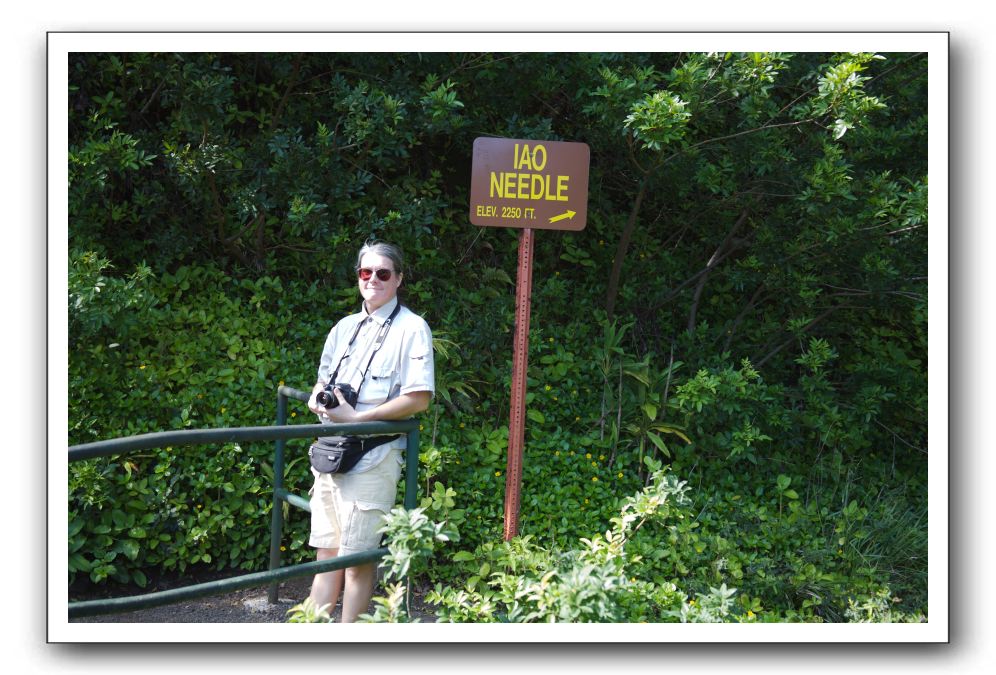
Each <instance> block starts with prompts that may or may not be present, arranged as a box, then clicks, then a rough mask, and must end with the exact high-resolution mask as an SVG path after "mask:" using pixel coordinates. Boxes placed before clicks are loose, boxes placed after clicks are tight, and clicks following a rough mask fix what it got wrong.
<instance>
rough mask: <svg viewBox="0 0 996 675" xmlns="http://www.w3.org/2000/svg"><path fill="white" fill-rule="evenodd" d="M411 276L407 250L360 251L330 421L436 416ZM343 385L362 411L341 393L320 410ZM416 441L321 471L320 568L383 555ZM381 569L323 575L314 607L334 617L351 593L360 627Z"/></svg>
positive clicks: (317, 505)
mask: <svg viewBox="0 0 996 675" xmlns="http://www.w3.org/2000/svg"><path fill="white" fill-rule="evenodd" d="M402 270H403V255H402V252H401V250H400V249H399V248H398V247H397V246H394V245H393V244H387V243H383V242H368V243H367V244H365V245H364V246H363V248H361V249H360V252H359V255H358V256H357V264H356V272H357V284H358V287H359V291H360V295H361V296H362V297H363V307H362V309H361V311H360V312H358V313H357V314H353V315H350V316H348V317H346V318H344V319H342V320H341V321H340V322H339V323H338V324H336V325H335V327H333V328H332V330H331V331H330V332H329V335H328V338H327V339H326V341H325V348H324V349H323V351H322V357H321V361H320V363H319V367H318V382H317V384H315V387H314V388H313V389H312V392H311V398H310V400H309V401H308V407H309V408H310V409H311V410H312V411H313V412H314V413H315V414H317V415H318V416H319V419H321V420H322V421H323V422H330V423H333V422H334V423H348V422H373V421H386V420H403V419H408V418H410V417H412V416H413V415H416V414H418V413H420V412H422V411H424V410H426V409H427V408H428V407H429V402H430V401H431V400H432V395H433V392H434V391H435V379H434V365H433V354H432V333H431V331H430V329H429V326H428V324H426V322H425V321H424V320H423V319H422V318H421V317H420V316H418V315H416V314H414V313H413V312H411V311H410V310H408V308H406V307H401V306H400V305H399V302H398V297H397V294H398V289H399V287H400V286H401V282H402V279H403V271H402ZM333 376H335V381H334V382H333V384H349V385H350V386H351V387H352V388H353V390H355V391H356V392H358V398H357V402H356V405H355V407H354V406H352V405H350V404H349V402H348V401H347V400H346V398H345V397H344V396H343V393H342V391H341V390H340V389H339V388H334V389H333V392H332V393H333V395H334V396H335V397H336V400H337V401H338V405H336V406H332V407H326V406H324V405H322V404H321V403H319V402H318V398H319V397H318V394H319V393H320V392H322V391H324V390H325V387H326V385H327V384H328V383H329V382H330V381H331V378H332V377H333ZM378 440H380V439H378ZM406 442H407V438H406V437H405V436H400V437H398V438H396V439H393V440H390V441H389V442H387V443H383V444H381V445H377V446H376V447H374V448H373V449H372V450H370V451H369V452H367V453H366V454H365V455H363V457H362V459H360V460H359V462H357V464H356V465H355V466H354V467H353V468H352V469H350V470H349V471H348V472H345V473H319V472H318V471H316V470H315V469H314V468H313V469H312V473H313V474H314V476H315V484H314V487H313V488H312V490H311V495H312V496H311V540H310V545H311V546H314V547H315V548H317V549H318V553H317V557H318V560H327V559H329V558H333V557H336V556H339V555H349V554H351V553H358V552H360V551H366V550H370V549H373V548H377V547H378V545H379V542H380V534H379V533H378V530H379V529H380V527H381V526H382V524H383V517H384V515H385V514H386V513H387V512H388V511H390V510H391V508H393V506H394V504H395V500H396V496H397V494H396V493H397V484H398V479H399V478H400V476H401V465H402V462H403V459H402V450H403V449H404V447H405V445H406ZM376 565H377V563H375V562H371V563H367V564H364V565H358V566H355V567H350V568H348V569H346V570H336V571H333V572H325V573H322V574H317V575H315V579H314V581H313V582H312V586H311V595H310V598H311V600H312V601H313V602H314V603H315V604H316V606H318V607H322V606H325V605H328V608H327V609H328V611H329V613H330V614H331V613H332V610H333V609H334V608H335V605H336V602H337V600H338V598H339V594H340V593H342V617H341V621H342V622H343V623H348V622H352V621H355V620H356V617H357V616H359V615H360V614H362V613H363V612H365V611H366V610H367V607H368V605H369V603H370V599H371V597H372V596H373V587H374V583H375V581H376V576H377V567H376Z"/></svg>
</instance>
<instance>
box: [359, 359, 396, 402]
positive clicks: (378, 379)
mask: <svg viewBox="0 0 996 675" xmlns="http://www.w3.org/2000/svg"><path fill="white" fill-rule="evenodd" d="M394 372H395V369H394V365H393V364H391V363H373V364H371V365H370V372H368V373H367V377H366V379H365V380H364V381H363V387H362V388H361V389H360V397H359V400H358V401H357V402H358V403H365V404H367V405H380V404H381V403H383V402H384V401H386V400H388V399H389V398H390V396H391V391H392V389H393V388H394V379H395V377H394Z"/></svg>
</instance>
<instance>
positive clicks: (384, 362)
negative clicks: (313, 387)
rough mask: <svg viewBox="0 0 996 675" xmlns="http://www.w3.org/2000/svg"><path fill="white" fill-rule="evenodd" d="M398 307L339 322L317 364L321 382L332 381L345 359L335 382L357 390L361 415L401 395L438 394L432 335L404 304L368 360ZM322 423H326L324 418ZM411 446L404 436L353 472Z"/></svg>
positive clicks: (391, 304) (388, 306)
mask: <svg viewBox="0 0 996 675" xmlns="http://www.w3.org/2000/svg"><path fill="white" fill-rule="evenodd" d="M397 304H398V299H397V298H394V299H393V300H391V301H390V302H388V303H387V304H385V305H384V306H383V307H380V308H378V309H377V310H375V311H374V312H373V314H367V311H366V307H364V308H363V309H362V310H361V311H360V312H358V313H357V314H351V315H349V316H347V317H346V318H344V319H342V320H341V321H340V322H339V323H337V324H336V325H335V326H334V327H333V328H332V330H331V331H329V334H328V337H327V338H326V339H325V347H324V349H323V350H322V358H321V361H320V362H319V364H318V380H319V381H321V382H328V381H329V378H330V377H331V376H332V374H333V372H334V371H335V369H336V366H337V365H339V364H340V360H341V361H342V363H341V365H339V374H338V375H337V376H336V382H337V383H347V382H348V383H349V384H350V385H352V387H353V389H358V390H359V392H360V395H359V399H358V400H357V403H356V409H357V410H358V411H363V410H370V409H371V408H375V407H377V406H378V405H380V404H381V403H384V402H386V401H389V400H391V399H394V398H397V397H398V396H401V395H402V394H408V393H412V392H416V391H428V392H430V393H434V392H435V390H436V383H435V370H434V364H433V359H432V331H431V330H430V329H429V324H427V323H426V322H425V320H424V319H423V318H422V317H420V316H419V315H418V314H415V313H414V312H412V311H410V310H409V309H408V308H407V307H404V306H402V308H401V310H400V311H399V312H398V315H397V316H396V317H395V319H394V321H393V322H392V323H391V328H390V330H389V331H388V333H387V337H386V338H385V340H384V344H383V345H382V346H381V348H380V350H379V351H378V352H377V353H376V355H375V356H374V357H373V361H370V355H371V353H372V352H373V348H374V342H375V339H376V337H377V333H378V332H379V331H380V329H381V327H382V326H383V325H384V322H385V321H386V320H387V319H388V317H390V316H391V312H393V311H394V309H395V307H396V306H397ZM360 324H362V325H361V326H360V329H359V333H357V335H356V339H355V340H354V341H353V344H352V345H349V339H350V338H351V337H353V333H354V332H356V329H357V326H358V325H360ZM367 362H370V368H369V370H367V371H366V373H365V374H364V370H365V369H366V367H367ZM322 421H323V422H328V420H326V419H324V418H322ZM407 442H408V439H407V437H405V436H401V437H400V438H399V439H398V440H395V441H391V442H390V443H385V444H384V445H381V446H379V447H377V448H375V449H374V450H371V451H370V452H369V453H368V454H367V455H366V456H365V457H363V459H361V460H360V461H359V462H358V463H357V464H356V466H355V467H354V468H353V470H352V471H351V472H350V473H361V472H363V471H367V470H369V469H371V468H373V467H375V466H377V465H378V464H379V463H380V462H381V461H382V460H383V459H384V457H386V456H387V455H388V454H389V453H390V452H391V451H392V450H394V449H398V448H404V447H405V446H406V445H407ZM398 461H399V462H400V461H402V460H401V453H398Z"/></svg>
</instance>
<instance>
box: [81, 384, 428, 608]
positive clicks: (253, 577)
mask: <svg viewBox="0 0 996 675" xmlns="http://www.w3.org/2000/svg"><path fill="white" fill-rule="evenodd" d="M308 397H309V394H308V393H307V392H303V391H299V390H297V389H294V388H292V387H285V386H281V387H280V388H279V389H278V390H277V420H276V425H275V426H269V427H233V428H223V429H184V430H181V431H162V432H156V433H150V434H139V435H137V436H128V437H125V438H114V439H110V440H106V441H97V442H94V443H83V444H81V445H74V446H72V447H70V448H69V461H70V462H76V461H80V460H84V459H93V458H95V457H107V456H110V455H121V454H126V453H129V452H134V451H136V450H148V449H150V448H159V447H163V446H171V447H180V446H185V445H202V444H209V443H229V442H237V441H276V447H275V453H274V455H275V456H274V462H273V508H272V512H271V520H270V566H269V569H268V570H267V571H266V572H256V573H253V574H245V575H240V576H237V577H230V578H228V579H219V580H215V581H209V582H205V583H201V584H194V585H191V586H184V587H183V588H174V589H170V590H167V591H160V592H156V593H147V594H144V595H134V596H129V597H124V598H107V599H101V600H87V601H81V602H71V603H69V618H77V617H84V616H95V615H98V614H114V613H118V612H128V611H133V610H136V609H145V608H148V607H158V606H161V605H169V604H172V603H175V602H181V601H183V600H189V599H191V598H198V597H203V596H206V595H217V594H220V593H229V592H232V591H236V590H240V589H243V588H252V587H255V586H262V585H265V584H270V587H269V593H268V599H269V601H270V602H271V603H274V602H276V601H277V584H278V582H280V581H284V580H286V579H292V578H296V577H303V576H311V575H313V574H318V573H320V572H330V571H332V570H337V569H342V568H345V567H352V566H354V565H360V564H363V563H367V562H371V561H373V560H379V559H380V558H382V557H383V556H384V555H386V554H387V549H386V548H377V549H372V550H369V551H362V552H360V553H355V554H353V555H348V556H340V557H337V558H330V559H328V560H321V561H315V562H307V563H300V564H297V565H288V566H287V567H283V568H281V567H280V540H281V537H282V534H283V512H284V510H283V505H282V503H281V502H287V503H288V504H290V505H291V506H294V507H297V508H300V509H303V510H305V511H310V510H311V509H310V505H309V504H308V500H307V499H306V498H304V497H302V496H300V495H297V494H293V493H291V492H289V491H288V490H286V489H285V488H284V466H285V461H284V450H285V445H286V442H287V440H290V439H296V438H316V437H319V436H336V435H349V434H362V435H368V434H369V435H375V434H406V435H407V437H408V449H407V450H406V451H405V452H406V456H407V459H406V472H405V473H406V475H405V497H404V505H405V508H408V509H413V508H415V505H416V502H417V498H418V448H419V424H418V421H417V420H405V421H401V422H362V423H355V424H293V425H287V399H288V398H294V399H297V400H300V401H307V400H308Z"/></svg>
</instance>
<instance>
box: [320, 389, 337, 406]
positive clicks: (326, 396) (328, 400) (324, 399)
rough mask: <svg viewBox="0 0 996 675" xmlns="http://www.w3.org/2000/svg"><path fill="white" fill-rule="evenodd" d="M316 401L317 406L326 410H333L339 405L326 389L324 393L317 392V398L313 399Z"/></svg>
mask: <svg viewBox="0 0 996 675" xmlns="http://www.w3.org/2000/svg"><path fill="white" fill-rule="evenodd" d="M315 400H316V401H318V405H323V406H325V407H326V408H334V407H336V406H337V405H339V399H337V398H336V397H335V396H333V395H332V392H331V391H329V390H328V389H326V390H325V391H320V392H318V396H316V397H315Z"/></svg>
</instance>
